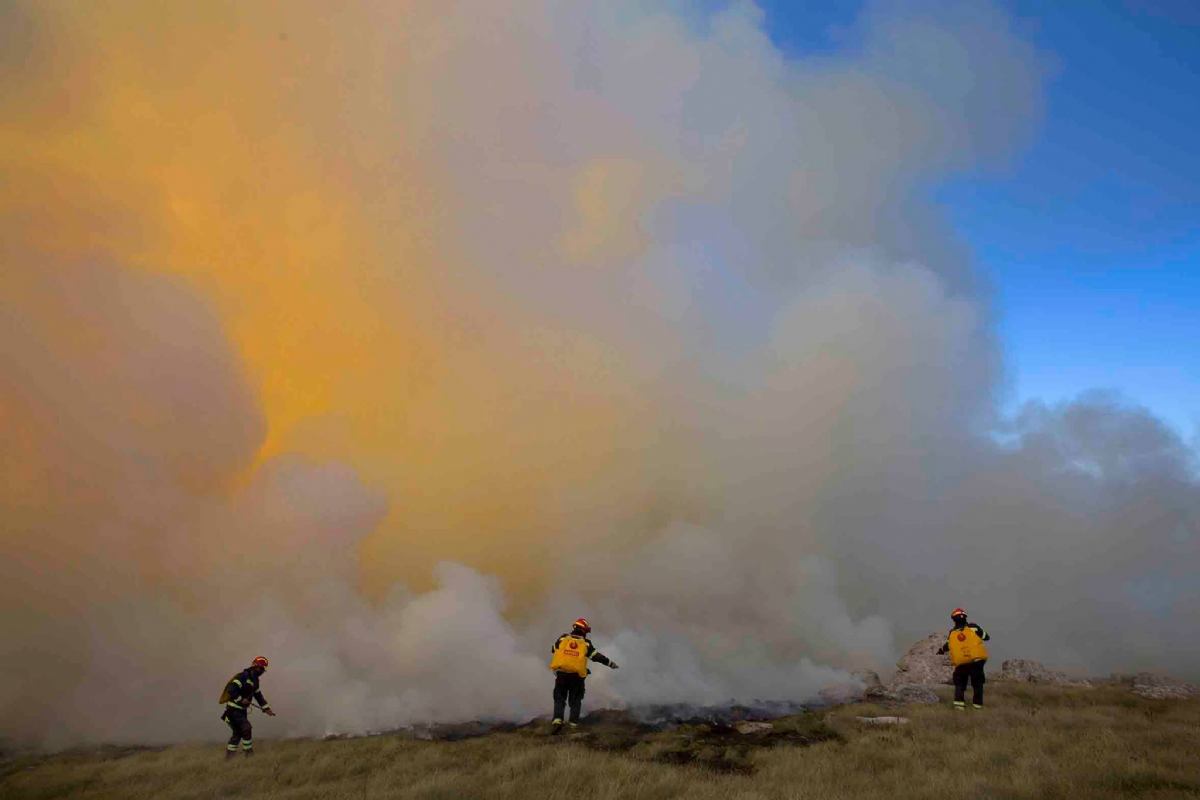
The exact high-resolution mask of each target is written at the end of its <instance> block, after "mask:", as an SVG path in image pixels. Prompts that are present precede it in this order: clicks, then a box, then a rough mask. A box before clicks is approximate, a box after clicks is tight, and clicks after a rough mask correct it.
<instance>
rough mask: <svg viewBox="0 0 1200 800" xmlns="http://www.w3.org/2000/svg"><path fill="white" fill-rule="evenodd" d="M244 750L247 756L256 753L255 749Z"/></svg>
mask: <svg viewBox="0 0 1200 800" xmlns="http://www.w3.org/2000/svg"><path fill="white" fill-rule="evenodd" d="M242 752H243V753H245V754H246V758H250V757H251V756H253V755H254V751H253V750H243V751H242Z"/></svg>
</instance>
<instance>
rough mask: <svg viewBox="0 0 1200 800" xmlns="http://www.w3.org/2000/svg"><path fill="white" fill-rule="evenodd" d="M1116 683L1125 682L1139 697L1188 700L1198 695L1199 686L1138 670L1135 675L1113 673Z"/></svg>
mask: <svg viewBox="0 0 1200 800" xmlns="http://www.w3.org/2000/svg"><path fill="white" fill-rule="evenodd" d="M1113 680H1114V681H1116V682H1117V683H1122V684H1125V685H1126V686H1129V688H1130V689H1131V690H1132V691H1133V693H1134V694H1136V695H1137V696H1139V697H1145V698H1146V699H1148V700H1190V699H1191V698H1193V697H1200V688H1198V687H1196V686H1194V685H1192V684H1190V683H1185V682H1184V681H1181V680H1179V679H1178V678H1171V677H1168V676H1166V675H1155V674H1154V673H1152V672H1139V673H1137V674H1136V675H1113Z"/></svg>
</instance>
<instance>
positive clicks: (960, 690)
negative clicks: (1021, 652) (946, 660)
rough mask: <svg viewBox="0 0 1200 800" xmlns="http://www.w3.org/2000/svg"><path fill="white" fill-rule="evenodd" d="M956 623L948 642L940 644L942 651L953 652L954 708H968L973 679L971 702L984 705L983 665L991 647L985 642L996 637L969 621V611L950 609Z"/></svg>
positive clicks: (947, 638)
mask: <svg viewBox="0 0 1200 800" xmlns="http://www.w3.org/2000/svg"><path fill="white" fill-rule="evenodd" d="M950 620H951V621H952V622H953V623H954V627H953V628H951V629H950V632H949V633H948V634H946V642H945V644H943V645H942V646H941V647H939V648H938V655H942V654H943V653H946V652H949V653H950V663H951V664H953V665H954V709H955V711H966V710H967V701H966V695H967V681H970V682H971V692H972V697H971V705H972V706H974V707H975V708H977V709H978V708H983V682H984V677H983V665H984V664H986V663H987V658H988V651H987V646H986V645H984V642H986V641H988V640H989V639H991V638H992V637H991V636H989V635H988V633H987V631H985V630H984V629H983V628H981V627H979V626H978V625H976V624H975V623H974V622H971V623H968V622H967V612H966V611H963V610H962V609H961V608H956V609H954V610H953V611H951V612H950Z"/></svg>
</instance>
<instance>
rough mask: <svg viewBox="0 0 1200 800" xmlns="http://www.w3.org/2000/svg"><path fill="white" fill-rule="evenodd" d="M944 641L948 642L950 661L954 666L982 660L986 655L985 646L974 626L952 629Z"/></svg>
mask: <svg viewBox="0 0 1200 800" xmlns="http://www.w3.org/2000/svg"><path fill="white" fill-rule="evenodd" d="M946 641H947V642H949V644H950V663H951V664H953V665H954V666H956V667H961V666H962V665H963V664H970V663H972V662H974V661H983V660H984V659H986V658H987V657H988V651H987V647H986V646H985V645H984V643H983V639H981V638H979V634H978V633H977V632H976V631H975V629H974V628H971V627H966V628H963V629H962V630H958V629H955V630H952V631H950V634H949V638H948V639H947V640H946Z"/></svg>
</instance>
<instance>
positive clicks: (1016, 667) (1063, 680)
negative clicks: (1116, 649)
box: [996, 658, 1092, 688]
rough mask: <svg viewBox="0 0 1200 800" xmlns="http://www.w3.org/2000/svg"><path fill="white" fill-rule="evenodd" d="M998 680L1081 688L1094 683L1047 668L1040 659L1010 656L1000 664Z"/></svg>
mask: <svg viewBox="0 0 1200 800" xmlns="http://www.w3.org/2000/svg"><path fill="white" fill-rule="evenodd" d="M996 680H999V681H1012V682H1013V683H1042V684H1049V685H1052V686H1073V687H1080V688H1086V687H1090V686H1091V685H1092V684H1091V682H1090V681H1087V680H1083V679H1081V678H1072V677H1070V676H1068V675H1067V673H1065V672H1060V671H1059V670H1055V669H1047V668H1046V667H1045V666H1044V665H1043V664H1042V663H1041V662H1040V661H1031V660H1029V659H1027V658H1010V659H1008V660H1007V661H1005V662H1003V663H1002V664H1001V665H1000V674H999V675H997V676H996Z"/></svg>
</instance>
